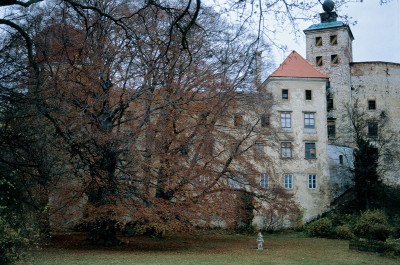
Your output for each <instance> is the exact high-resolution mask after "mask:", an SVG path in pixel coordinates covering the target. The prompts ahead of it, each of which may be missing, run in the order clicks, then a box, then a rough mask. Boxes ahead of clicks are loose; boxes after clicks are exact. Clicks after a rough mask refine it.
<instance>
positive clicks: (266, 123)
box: [260, 113, 270, 127]
mask: <svg viewBox="0 0 400 265" xmlns="http://www.w3.org/2000/svg"><path fill="white" fill-rule="evenodd" d="M269 120H270V117H269V115H268V114H265V113H264V114H262V115H261V121H260V122H261V127H269Z"/></svg>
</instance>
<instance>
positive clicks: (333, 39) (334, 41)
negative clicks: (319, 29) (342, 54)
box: [329, 35, 338, 46]
mask: <svg viewBox="0 0 400 265" xmlns="http://www.w3.org/2000/svg"><path fill="white" fill-rule="evenodd" d="M329 44H330V45H332V46H333V45H337V44H338V36H337V35H331V36H330V37H329Z"/></svg>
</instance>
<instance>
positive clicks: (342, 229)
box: [336, 225, 355, 240]
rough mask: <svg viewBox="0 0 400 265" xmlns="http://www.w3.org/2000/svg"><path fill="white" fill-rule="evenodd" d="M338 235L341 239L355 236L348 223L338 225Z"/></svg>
mask: <svg viewBox="0 0 400 265" xmlns="http://www.w3.org/2000/svg"><path fill="white" fill-rule="evenodd" d="M336 237H337V238H339V239H348V240H350V239H353V238H354V237H355V236H354V234H353V232H352V231H351V229H350V227H349V226H348V225H340V226H338V227H336Z"/></svg>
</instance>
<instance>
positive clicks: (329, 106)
mask: <svg viewBox="0 0 400 265" xmlns="http://www.w3.org/2000/svg"><path fill="white" fill-rule="evenodd" d="M326 108H327V110H328V111H330V110H333V109H335V102H334V100H333V95H332V94H329V95H328V98H327V100H326Z"/></svg>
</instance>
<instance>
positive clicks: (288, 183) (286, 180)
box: [283, 173, 293, 189]
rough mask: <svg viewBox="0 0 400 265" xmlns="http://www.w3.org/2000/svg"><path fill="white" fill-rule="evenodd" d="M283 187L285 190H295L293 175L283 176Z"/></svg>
mask: <svg viewBox="0 0 400 265" xmlns="http://www.w3.org/2000/svg"><path fill="white" fill-rule="evenodd" d="M283 187H284V188H285V189H293V174H289V173H287V174H284V175H283Z"/></svg>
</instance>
